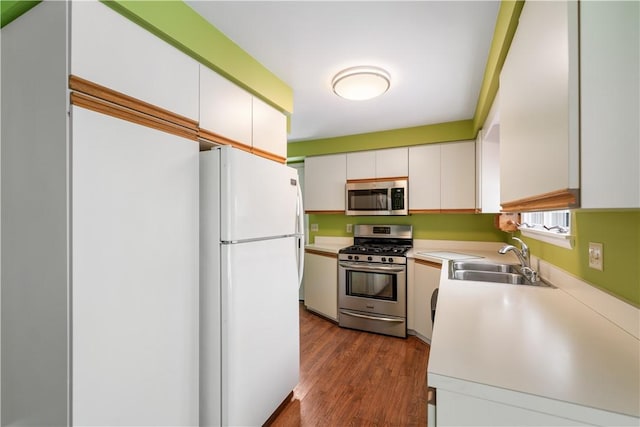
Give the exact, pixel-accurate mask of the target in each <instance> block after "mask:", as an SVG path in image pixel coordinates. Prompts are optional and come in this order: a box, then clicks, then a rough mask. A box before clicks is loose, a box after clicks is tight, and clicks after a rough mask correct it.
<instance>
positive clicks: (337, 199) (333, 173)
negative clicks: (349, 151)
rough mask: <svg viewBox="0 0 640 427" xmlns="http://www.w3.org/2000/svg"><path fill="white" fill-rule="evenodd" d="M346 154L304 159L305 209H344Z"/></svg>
mask: <svg viewBox="0 0 640 427" xmlns="http://www.w3.org/2000/svg"><path fill="white" fill-rule="evenodd" d="M346 181H347V156H346V154H331V155H327V156H314V157H307V158H306V159H305V161H304V182H305V193H304V208H305V211H336V212H337V211H344V210H345V183H346Z"/></svg>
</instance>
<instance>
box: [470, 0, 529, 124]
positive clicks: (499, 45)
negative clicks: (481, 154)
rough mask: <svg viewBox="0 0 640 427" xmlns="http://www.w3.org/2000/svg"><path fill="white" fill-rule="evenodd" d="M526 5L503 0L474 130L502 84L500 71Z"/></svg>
mask: <svg viewBox="0 0 640 427" xmlns="http://www.w3.org/2000/svg"><path fill="white" fill-rule="evenodd" d="M523 6H524V1H523V0H518V1H502V2H501V3H500V10H499V11H498V18H497V20H496V28H495V30H494V32H493V41H492V42H491V48H490V50H489V57H488V58H487V65H486V67H485V70H484V77H483V80H482V87H481V88H480V95H479V97H478V103H477V104H476V112H475V114H474V116H473V130H474V131H475V132H478V130H480V128H481V127H482V125H483V124H484V121H485V120H486V119H487V116H488V115H489V110H490V109H491V105H492V104H493V101H494V99H495V97H496V93H497V92H498V87H499V86H500V71H501V70H502V65H503V64H504V60H505V58H506V57H507V52H508V51H509V47H510V46H511V41H512V40H513V36H514V34H515V33H516V28H517V27H518V20H519V19H520V13H521V12H522V8H523Z"/></svg>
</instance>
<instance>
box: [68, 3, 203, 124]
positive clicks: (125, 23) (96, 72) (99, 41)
mask: <svg viewBox="0 0 640 427" xmlns="http://www.w3.org/2000/svg"><path fill="white" fill-rule="evenodd" d="M69 6H70V8H71V74H73V75H76V76H78V77H81V78H83V79H85V80H89V81H91V82H93V83H97V84H99V85H101V86H105V87H107V88H109V89H112V90H115V91H117V92H121V93H124V94H126V95H128V96H131V97H134V98H137V99H139V100H142V101H145V102H147V103H149V104H153V105H155V106H157V107H160V108H163V109H165V110H168V111H170V112H172V113H175V114H178V115H181V116H183V117H186V118H189V119H192V120H197V119H198V63H197V62H196V61H195V60H193V59H192V58H190V57H188V56H187V55H185V54H184V53H182V52H180V51H179V50H178V49H176V48H174V47H173V46H171V45H169V44H167V43H166V42H164V41H163V40H161V39H160V38H158V37H156V36H155V35H153V34H151V33H150V32H148V31H147V30H145V29H144V28H142V27H140V26H139V25H137V24H135V23H134V22H132V21H130V20H129V19H126V18H124V17H123V16H122V15H120V14H118V13H117V12H115V11H113V10H112V9H111V8H109V7H106V6H105V5H104V4H102V3H101V2H94V1H78V2H76V1H74V2H70V3H69Z"/></svg>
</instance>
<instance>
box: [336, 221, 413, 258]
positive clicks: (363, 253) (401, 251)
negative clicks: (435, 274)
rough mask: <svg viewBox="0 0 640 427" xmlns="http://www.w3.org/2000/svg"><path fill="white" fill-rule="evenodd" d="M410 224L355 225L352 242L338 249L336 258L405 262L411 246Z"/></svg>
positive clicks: (411, 231) (411, 230)
mask: <svg viewBox="0 0 640 427" xmlns="http://www.w3.org/2000/svg"><path fill="white" fill-rule="evenodd" d="M412 234H413V229H412V227H411V226H410V225H408V226H407V225H356V226H355V229H354V239H353V242H354V244H353V245H352V246H348V247H346V248H342V249H340V251H339V253H338V259H340V260H343V261H352V262H369V263H372V262H373V263H378V262H382V263H392V264H406V262H407V261H406V254H407V252H408V251H409V249H411V247H412V246H413V238H412V237H413V236H412Z"/></svg>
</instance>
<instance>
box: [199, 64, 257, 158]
mask: <svg viewBox="0 0 640 427" xmlns="http://www.w3.org/2000/svg"><path fill="white" fill-rule="evenodd" d="M252 98H253V97H252V96H251V94H250V93H249V92H247V91H245V90H243V89H242V88H240V87H239V86H236V85H235V84H233V83H231V82H230V81H229V80H227V79H225V78H224V77H222V76H220V75H219V74H217V73H215V72H214V71H212V70H211V69H209V68H207V67H205V66H200V127H201V128H202V129H205V130H207V131H211V132H215V133H216V134H218V135H220V136H224V137H225V138H229V139H232V140H233V141H235V142H239V143H241V144H244V145H246V146H248V147H251V132H252V131H251V128H252V124H251V123H252V119H251V110H252Z"/></svg>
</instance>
